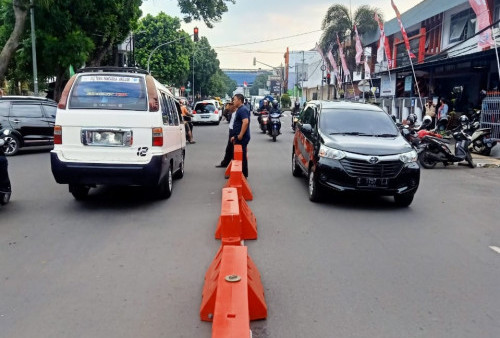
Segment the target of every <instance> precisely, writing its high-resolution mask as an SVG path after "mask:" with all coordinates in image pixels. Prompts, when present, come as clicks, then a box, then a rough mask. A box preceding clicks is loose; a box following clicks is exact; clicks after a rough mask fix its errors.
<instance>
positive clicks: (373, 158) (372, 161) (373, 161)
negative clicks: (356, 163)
mask: <svg viewBox="0 0 500 338" xmlns="http://www.w3.org/2000/svg"><path fill="white" fill-rule="evenodd" d="M378 161H379V159H378V157H375V156H374V157H370V159H369V160H368V162H370V163H371V164H377V163H378Z"/></svg>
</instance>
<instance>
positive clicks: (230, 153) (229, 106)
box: [215, 102, 236, 168]
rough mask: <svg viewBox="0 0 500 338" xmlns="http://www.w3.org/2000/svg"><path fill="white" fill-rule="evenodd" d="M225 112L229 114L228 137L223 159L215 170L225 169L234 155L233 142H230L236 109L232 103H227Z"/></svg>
mask: <svg viewBox="0 0 500 338" xmlns="http://www.w3.org/2000/svg"><path fill="white" fill-rule="evenodd" d="M226 110H227V113H228V114H229V117H228V118H229V135H228V138H227V145H226V152H225V155H224V159H223V160H222V161H221V162H220V164H217V165H216V166H215V167H216V168H226V167H227V166H228V165H229V163H230V162H231V160H232V159H233V155H234V146H233V142H232V141H231V137H233V136H234V135H233V125H234V118H235V116H236V114H235V111H236V107H235V106H234V104H233V103H232V102H229V103H228V104H226Z"/></svg>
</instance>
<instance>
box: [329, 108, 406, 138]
mask: <svg viewBox="0 0 500 338" xmlns="http://www.w3.org/2000/svg"><path fill="white" fill-rule="evenodd" d="M319 128H320V130H321V132H323V133H325V134H328V135H330V134H356V133H359V135H367V136H380V135H387V136H389V135H393V136H397V135H398V129H397V127H396V125H395V124H394V121H393V120H392V119H391V117H390V116H389V115H387V114H386V113H385V112H383V111H373V110H343V109H324V110H323V111H322V112H321V116H320V121H319Z"/></svg>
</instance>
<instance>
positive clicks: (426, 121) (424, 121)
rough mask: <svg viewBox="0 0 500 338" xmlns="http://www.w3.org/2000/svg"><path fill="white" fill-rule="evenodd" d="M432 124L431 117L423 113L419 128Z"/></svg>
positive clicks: (425, 127)
mask: <svg viewBox="0 0 500 338" xmlns="http://www.w3.org/2000/svg"><path fill="white" fill-rule="evenodd" d="M431 124H432V117H430V116H429V115H425V116H424V118H423V119H422V125H421V126H420V129H427V128H428V127H430V126H431Z"/></svg>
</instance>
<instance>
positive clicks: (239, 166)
mask: <svg viewBox="0 0 500 338" xmlns="http://www.w3.org/2000/svg"><path fill="white" fill-rule="evenodd" d="M242 170H243V163H242V161H239V160H233V161H232V162H231V172H230V174H229V180H228V181H227V183H226V185H225V188H228V187H231V188H236V189H238V195H239V196H243V198H244V199H245V200H246V201H251V200H252V199H253V194H252V189H250V185H249V184H248V182H247V180H246V178H245V176H243V171H242Z"/></svg>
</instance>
